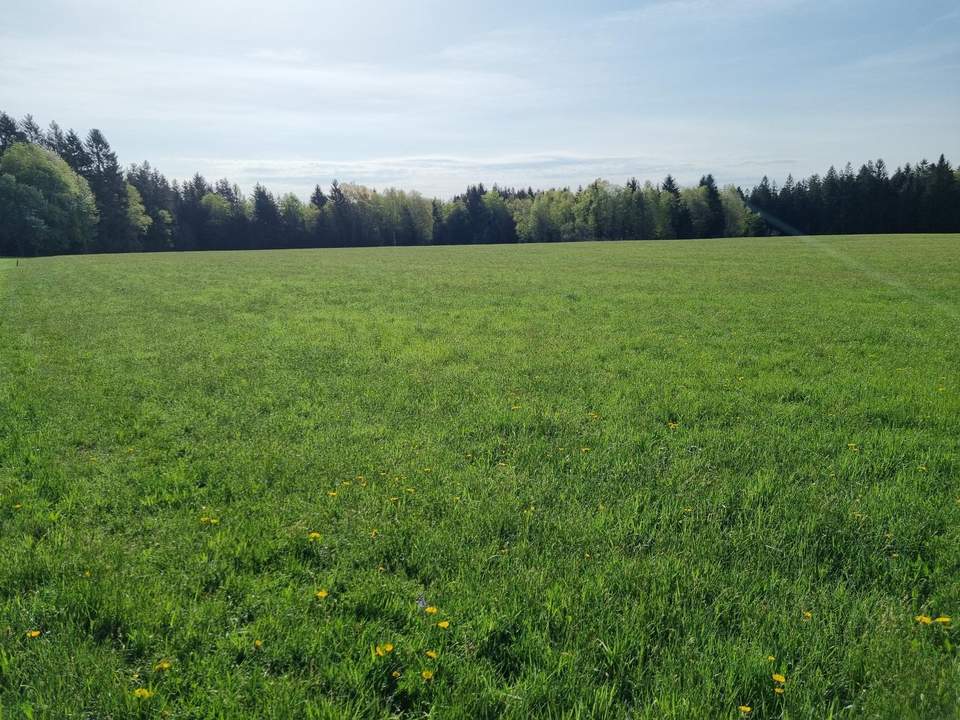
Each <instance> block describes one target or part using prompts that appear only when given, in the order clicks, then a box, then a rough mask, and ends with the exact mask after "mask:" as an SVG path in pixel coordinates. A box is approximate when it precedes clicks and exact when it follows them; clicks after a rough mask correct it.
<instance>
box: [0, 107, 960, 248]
mask: <svg viewBox="0 0 960 720" xmlns="http://www.w3.org/2000/svg"><path fill="white" fill-rule="evenodd" d="M904 232H960V171H954V170H953V168H951V166H950V163H948V162H947V160H946V158H945V157H943V156H942V155H941V156H940V159H939V161H938V162H937V163H935V164H931V163H929V162H927V161H925V160H924V161H922V162H919V163H917V164H915V165H910V164H908V165H906V166H904V167H902V168H897V169H896V171H894V172H893V173H892V174H891V173H890V172H889V171H888V169H887V167H886V165H885V163H884V162H883V160H878V161H876V162H868V163H867V164H866V165H863V166H862V167H861V168H860V169H859V171H856V172H855V171H854V170H853V168H852V166H851V165H849V164H848V165H847V166H846V167H844V168H843V169H842V170H840V171H838V170H836V169H835V168H830V169H829V170H828V171H827V173H826V174H825V175H823V176H822V177H821V176H820V175H813V176H811V177H809V178H804V179H801V180H794V178H793V177H788V178H787V180H786V181H785V182H784V184H783V185H782V186H780V187H778V186H777V184H776V183H775V182H774V183H772V182H770V180H769V179H768V178H766V177H764V178H763V180H762V181H761V182H760V183H759V184H758V185H757V186H756V187H754V188H752V189H751V190H750V191H749V192H744V191H743V190H742V189H741V188H739V187H735V186H733V185H728V186H725V187H722V188H721V187H718V186H717V183H716V182H715V180H714V178H713V176H712V175H705V176H704V177H702V178H701V180H700V182H699V183H698V184H697V185H696V186H693V187H680V185H679V184H678V183H677V182H676V180H675V179H674V178H673V177H672V176H670V175H668V176H667V177H666V178H665V179H664V180H663V181H662V182H660V183H658V184H654V183H651V182H649V181H648V182H645V183H642V184H641V183H640V182H638V181H637V180H636V179H632V180H630V181H628V182H627V183H626V184H624V185H613V184H611V183H609V182H607V181H604V180H596V181H594V182H592V183H590V184H589V185H587V186H586V187H580V188H577V189H576V190H571V189H570V188H561V189H550V190H534V189H532V188H527V189H522V188H521V189H516V188H499V187H497V186H494V187H492V188H489V189H488V188H485V187H484V186H483V185H482V184H478V185H473V186H470V187H468V188H467V189H466V191H465V192H463V193H462V194H460V195H457V196H456V197H454V198H452V199H450V200H446V201H445V200H439V199H428V198H425V197H423V196H422V195H420V194H419V193H417V192H405V191H402V190H395V189H388V190H383V191H378V190H373V189H370V188H367V187H364V186H362V185H356V184H351V183H339V182H337V181H334V182H333V183H332V184H331V185H330V187H329V188H328V189H326V190H324V189H323V188H321V187H320V186H319V185H317V186H316V188H315V189H314V191H313V193H312V194H311V196H310V198H309V199H308V200H306V201H304V200H303V199H301V198H300V197H298V196H297V195H295V194H293V193H287V194H283V195H279V196H277V195H274V194H273V193H271V192H270V191H269V190H267V188H265V187H263V186H262V185H260V184H257V185H256V186H255V187H254V189H253V192H252V194H250V195H249V196H247V195H245V194H244V193H243V192H242V191H241V189H240V188H239V187H238V186H237V185H236V184H233V183H231V182H230V181H229V180H227V179H221V180H217V181H215V182H213V183H210V182H208V181H207V180H206V179H205V178H204V177H203V176H201V175H200V174H197V175H194V176H193V178H191V179H190V180H187V181H184V182H182V183H180V182H177V181H173V182H170V181H168V180H167V178H166V177H164V176H163V174H162V173H160V172H159V171H158V170H157V169H156V168H154V167H152V166H151V165H150V164H149V163H148V162H144V163H142V164H134V165H131V166H130V167H129V168H126V169H124V168H123V167H122V166H121V165H120V163H119V161H118V159H117V155H116V153H115V152H114V151H113V150H112V148H111V147H110V144H109V143H108V142H107V139H106V137H105V136H104V135H103V133H102V132H101V131H100V130H96V129H94V130H90V131H89V132H88V133H87V135H86V136H85V137H83V138H81V136H80V135H79V134H77V133H76V132H75V131H74V130H72V129H71V130H67V131H64V130H63V129H62V128H61V127H60V126H59V125H57V123H56V122H53V123H51V124H50V126H49V128H47V129H46V130H43V129H41V128H40V127H39V125H38V124H37V123H36V121H35V120H34V119H33V118H32V117H31V116H30V115H27V116H26V117H24V118H23V119H22V120H20V121H17V120H15V119H14V118H12V117H10V116H9V115H7V114H6V113H4V112H0V255H8V256H9V255H16V256H29V255H53V254H61V253H88V252H132V251H162V250H238V249H270V248H310V247H353V246H375V245H430V244H460V243H463V244H470V243H516V242H564V241H574V240H627V239H632V240H645V239H673V238H715V237H739V236H751V235H752V236H766V235H780V234H849V233H904Z"/></svg>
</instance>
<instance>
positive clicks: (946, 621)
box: [934, 615, 950, 625]
mask: <svg viewBox="0 0 960 720" xmlns="http://www.w3.org/2000/svg"><path fill="white" fill-rule="evenodd" d="M934 622H935V623H940V624H941V625H949V624H950V616H949V615H941V616H940V617H938V618H937V619H935V620H934Z"/></svg>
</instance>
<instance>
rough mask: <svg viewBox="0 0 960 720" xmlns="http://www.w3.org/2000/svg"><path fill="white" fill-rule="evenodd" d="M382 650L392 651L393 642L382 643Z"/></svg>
mask: <svg viewBox="0 0 960 720" xmlns="http://www.w3.org/2000/svg"><path fill="white" fill-rule="evenodd" d="M383 650H384V652H387V653H392V652H393V643H384V645H383Z"/></svg>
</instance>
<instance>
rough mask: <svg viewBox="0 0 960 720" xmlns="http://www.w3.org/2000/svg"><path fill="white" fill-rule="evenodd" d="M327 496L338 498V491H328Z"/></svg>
mask: <svg viewBox="0 0 960 720" xmlns="http://www.w3.org/2000/svg"><path fill="white" fill-rule="evenodd" d="M327 495H329V496H330V497H336V496H337V491H336V490H327Z"/></svg>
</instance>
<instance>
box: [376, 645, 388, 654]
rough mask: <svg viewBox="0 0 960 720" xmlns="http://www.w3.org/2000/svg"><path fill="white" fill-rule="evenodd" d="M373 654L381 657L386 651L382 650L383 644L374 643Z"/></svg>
mask: <svg viewBox="0 0 960 720" xmlns="http://www.w3.org/2000/svg"><path fill="white" fill-rule="evenodd" d="M373 654H374V655H376V656H377V657H383V656H384V655H386V654H387V653H386V652H385V651H384V649H383V645H376V646H374V648H373Z"/></svg>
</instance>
